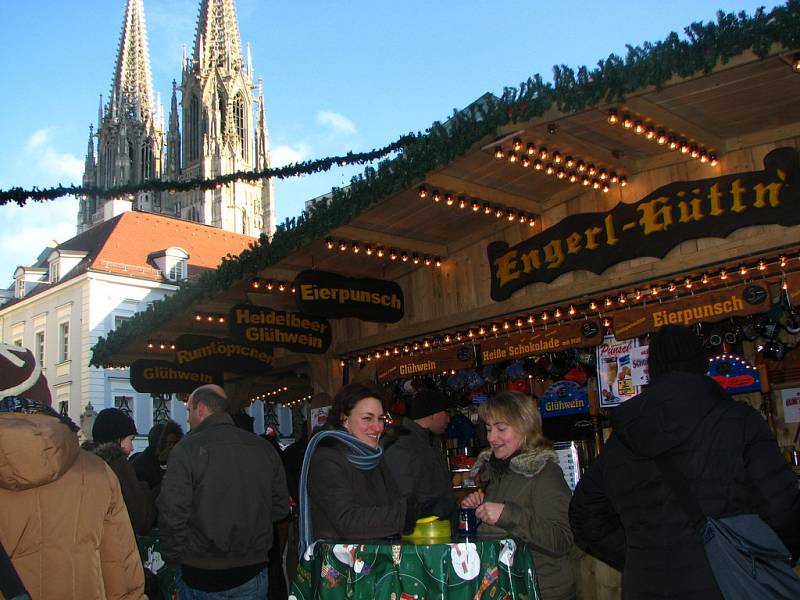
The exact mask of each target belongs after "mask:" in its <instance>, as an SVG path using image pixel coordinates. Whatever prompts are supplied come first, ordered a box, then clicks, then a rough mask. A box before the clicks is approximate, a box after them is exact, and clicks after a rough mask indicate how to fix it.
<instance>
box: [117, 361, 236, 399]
mask: <svg viewBox="0 0 800 600" xmlns="http://www.w3.org/2000/svg"><path fill="white" fill-rule="evenodd" d="M209 383H216V384H217V385H222V373H220V372H219V371H218V370H214V371H212V372H208V371H205V372H204V371H192V370H190V369H186V368H183V367H179V366H178V365H176V364H175V363H173V362H170V361H168V360H149V359H143V360H135V361H133V363H132V364H131V386H132V387H133V389H135V390H136V391H137V392H139V393H142V394H179V393H188V392H193V391H194V390H195V389H197V388H199V387H200V386H201V385H206V384H209Z"/></svg>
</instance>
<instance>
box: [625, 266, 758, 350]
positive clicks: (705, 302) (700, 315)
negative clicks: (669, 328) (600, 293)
mask: <svg viewBox="0 0 800 600" xmlns="http://www.w3.org/2000/svg"><path fill="white" fill-rule="evenodd" d="M769 307H770V303H769V288H768V287H767V284H766V283H765V282H761V281H759V282H755V281H753V282H749V283H743V284H741V285H736V286H732V287H729V288H721V289H718V290H714V291H713V292H706V293H704V294H695V295H693V296H685V297H683V298H680V299H678V300H674V301H669V302H652V303H650V304H645V305H643V306H634V307H630V308H627V309H625V310H622V311H619V312H617V313H614V337H616V338H617V339H618V340H626V339H629V338H632V337H638V336H640V335H644V334H645V333H648V332H650V331H655V330H657V329H658V328H660V327H663V326H664V325H694V324H695V323H704V322H708V323H713V322H715V321H722V320H724V319H727V318H729V317H735V316H742V315H752V314H755V313H762V312H766V311H768V310H769Z"/></svg>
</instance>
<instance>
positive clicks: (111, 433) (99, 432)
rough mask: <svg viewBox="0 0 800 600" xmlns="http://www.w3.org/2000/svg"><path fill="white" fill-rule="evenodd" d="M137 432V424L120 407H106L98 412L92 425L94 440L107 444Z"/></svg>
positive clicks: (96, 442)
mask: <svg viewBox="0 0 800 600" xmlns="http://www.w3.org/2000/svg"><path fill="white" fill-rule="evenodd" d="M129 435H137V434H136V424H135V423H134V422H133V419H131V418H130V417H129V416H128V415H126V414H125V413H124V412H122V411H121V410H120V409H118V408H104V409H103V410H101V411H100V412H99V413H97V418H96V419H95V420H94V426H93V427H92V441H94V443H95V444H105V443H106V442H113V441H116V440H120V439H122V438H124V437H128V436H129Z"/></svg>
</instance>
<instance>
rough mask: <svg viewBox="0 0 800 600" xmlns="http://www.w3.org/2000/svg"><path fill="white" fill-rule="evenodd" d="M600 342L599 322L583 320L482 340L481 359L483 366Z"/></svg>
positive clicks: (601, 330) (601, 332)
mask: <svg viewBox="0 0 800 600" xmlns="http://www.w3.org/2000/svg"><path fill="white" fill-rule="evenodd" d="M602 341H603V328H602V327H601V326H600V321H598V320H597V319H584V320H581V321H568V322H566V323H563V324H560V325H555V324H554V325H552V326H549V327H547V328H546V329H545V328H538V329H536V330H535V331H524V332H520V333H512V334H509V335H504V336H500V337H496V338H487V339H485V340H481V343H480V350H481V353H480V356H481V361H482V364H484V365H488V364H492V363H496V362H503V361H505V360H512V359H517V358H524V357H526V356H532V355H535V354H542V353H544V352H557V351H559V350H567V349H569V348H580V347H582V346H596V345H597V344H599V343H600V342H602Z"/></svg>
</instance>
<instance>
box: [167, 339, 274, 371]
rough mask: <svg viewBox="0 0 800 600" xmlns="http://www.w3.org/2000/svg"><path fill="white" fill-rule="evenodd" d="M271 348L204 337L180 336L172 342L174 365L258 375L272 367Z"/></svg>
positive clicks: (196, 369)
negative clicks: (173, 346) (173, 343)
mask: <svg viewBox="0 0 800 600" xmlns="http://www.w3.org/2000/svg"><path fill="white" fill-rule="evenodd" d="M274 358H275V357H274V355H273V353H272V348H263V347H259V346H256V345H255V344H250V343H244V342H240V341H237V340H231V339H221V338H215V337H211V336H207V335H192V334H187V335H182V336H180V337H179V338H178V339H177V340H175V362H176V363H177V364H178V366H180V367H183V368H186V369H193V370H195V371H203V370H214V369H216V370H220V369H221V370H223V371H230V372H231V373H261V372H263V371H266V370H269V369H271V368H272V361H273V360H274Z"/></svg>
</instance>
